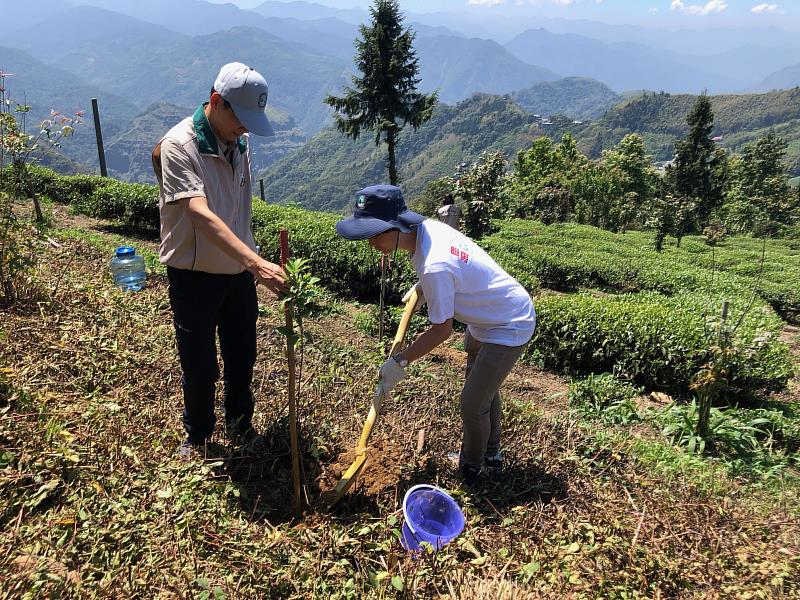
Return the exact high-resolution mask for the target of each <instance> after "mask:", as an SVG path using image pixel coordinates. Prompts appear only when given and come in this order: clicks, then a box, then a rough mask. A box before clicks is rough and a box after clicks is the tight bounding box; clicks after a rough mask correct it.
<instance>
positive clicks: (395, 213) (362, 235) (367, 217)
mask: <svg viewBox="0 0 800 600" xmlns="http://www.w3.org/2000/svg"><path fill="white" fill-rule="evenodd" d="M424 220H425V217H423V216H422V215H420V214H418V213H415V212H414V211H411V210H408V207H407V206H406V201H405V200H403V192H402V191H401V190H400V188H399V187H397V186H394V185H371V186H369V187H365V188H364V189H363V190H359V191H357V192H356V207H355V209H354V210H353V216H352V217H349V218H347V219H343V220H341V221H339V222H338V223H336V232H337V233H338V234H339V235H340V236H342V237H343V238H345V239H346V240H366V239H369V238H371V237H373V236H376V235H378V234H380V233H383V232H384V231H388V230H390V229H399V230H400V231H402V232H403V233H410V232H411V230H412V229H413V228H414V226H416V225H419V224H420V223H422V222H423V221H424Z"/></svg>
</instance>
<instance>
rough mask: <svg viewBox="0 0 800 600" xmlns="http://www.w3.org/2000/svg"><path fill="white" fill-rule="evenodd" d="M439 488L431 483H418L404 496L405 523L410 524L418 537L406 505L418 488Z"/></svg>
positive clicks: (409, 526)
mask: <svg viewBox="0 0 800 600" xmlns="http://www.w3.org/2000/svg"><path fill="white" fill-rule="evenodd" d="M423 489H428V490H438V489H439V488H437V487H436V486H435V485H431V484H429V483H420V484H418V485H415V486H412V487H411V488H410V489H409V490H408V491H407V492H406V495H405V496H404V497H403V518H404V519H405V524H406V525H408V528H409V529H410V530H411V534H412V535H413V536H414V537H415V538H416V537H417V530H416V529H414V526H413V525H412V524H411V519H409V518H408V510H407V509H406V505H407V504H408V498H409V497H410V496H411V494H412V493H413V492H415V491H417V490H423Z"/></svg>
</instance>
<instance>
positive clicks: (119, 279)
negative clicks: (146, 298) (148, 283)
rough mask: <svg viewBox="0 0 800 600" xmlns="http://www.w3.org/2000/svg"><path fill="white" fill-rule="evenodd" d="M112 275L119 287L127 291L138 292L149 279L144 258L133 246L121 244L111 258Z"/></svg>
mask: <svg viewBox="0 0 800 600" xmlns="http://www.w3.org/2000/svg"><path fill="white" fill-rule="evenodd" d="M111 276H112V277H113V278H114V285H116V286H117V287H118V288H120V289H122V290H125V291H126V292H138V291H139V290H141V289H142V288H143V287H144V284H145V280H146V279H147V273H146V272H145V270H144V258H143V257H142V256H141V255H140V254H136V249H135V248H134V247H133V246H120V247H119V248H117V251H116V252H115V253H114V258H113V259H112V260H111Z"/></svg>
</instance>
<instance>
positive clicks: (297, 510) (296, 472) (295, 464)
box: [280, 229, 303, 517]
mask: <svg viewBox="0 0 800 600" xmlns="http://www.w3.org/2000/svg"><path fill="white" fill-rule="evenodd" d="M280 235H281V266H282V267H284V269H285V268H286V263H287V262H288V261H289V234H288V232H287V231H286V230H285V229H281V232H280ZM293 313H294V307H293V306H292V303H291V302H287V303H286V304H285V305H284V314H285V316H286V331H287V336H286V362H287V364H288V367H289V382H288V393H289V439H290V444H291V448H292V483H293V484H294V516H295V517H300V515H302V513H303V500H302V496H301V493H300V488H301V485H300V449H299V447H298V443H297V398H296V392H295V365H296V360H295V352H294V345H295V337H294V318H293Z"/></svg>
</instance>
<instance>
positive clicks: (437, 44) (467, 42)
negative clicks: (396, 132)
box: [415, 36, 559, 104]
mask: <svg viewBox="0 0 800 600" xmlns="http://www.w3.org/2000/svg"><path fill="white" fill-rule="evenodd" d="M415 48H416V49H417V54H418V56H419V61H420V67H421V68H420V79H421V82H420V89H421V90H423V91H433V90H435V89H438V90H439V99H440V100H441V101H442V102H445V103H448V104H452V103H454V102H458V101H459V100H463V99H464V98H466V97H467V96H469V95H470V94H472V93H475V92H488V93H493V94H504V93H508V92H513V91H514V90H518V89H520V88H521V87H528V86H530V85H533V84H534V83H537V82H539V81H547V80H552V79H558V78H559V76H558V75H557V74H556V73H554V72H553V71H550V70H548V69H543V68H542V67H537V66H535V65H533V64H529V63H526V62H523V61H521V60H519V59H517V58H514V57H513V56H511V54H509V53H508V52H507V51H506V50H505V49H504V48H503V47H502V46H501V45H500V44H498V43H497V42H493V41H491V40H481V39H477V38H471V39H467V38H459V37H452V36H435V37H423V38H421V39H420V40H418V41H417V42H416V44H415Z"/></svg>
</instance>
